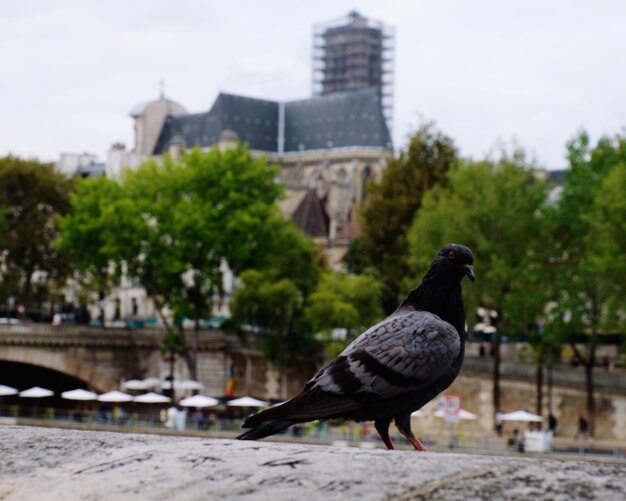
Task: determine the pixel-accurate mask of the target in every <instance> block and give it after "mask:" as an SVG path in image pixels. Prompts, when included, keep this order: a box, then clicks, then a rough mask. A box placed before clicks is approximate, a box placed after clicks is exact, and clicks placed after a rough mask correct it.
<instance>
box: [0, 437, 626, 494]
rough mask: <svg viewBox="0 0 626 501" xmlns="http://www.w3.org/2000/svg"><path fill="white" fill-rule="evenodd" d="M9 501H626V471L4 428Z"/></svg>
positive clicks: (0, 478)
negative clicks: (594, 500) (590, 500)
mask: <svg viewBox="0 0 626 501" xmlns="http://www.w3.org/2000/svg"><path fill="white" fill-rule="evenodd" d="M0 455H1V456H0V457H1V458H2V460H1V461H0V500H3V501H18V500H19V501H28V500H30V499H37V500H61V499H63V500H74V499H81V500H83V499H84V500H90V501H99V500H126V499H133V500H136V499H139V500H170V499H171V500H174V499H176V500H188V499H203V500H204V499H243V500H292V499H300V500H302V501H304V500H307V501H308V500H316V499H323V500H325V501H330V500H335V499H337V500H339V499H341V500H346V499H357V498H358V499H360V500H383V499H404V500H409V499H411V500H413V499H417V500H419V499H435V500H437V499H445V500H457V499H458V500H461V499H464V500H465V499H472V500H473V499H490V500H491V499H519V500H522V499H523V500H528V499H533V500H548V499H550V500H571V499H602V500H604V501H607V500H623V499H626V482H624V479H625V478H626V464H625V463H623V462H621V463H619V462H614V463H611V462H597V461H593V462H592V461H589V462H583V461H556V460H543V459H540V458H526V457H515V456H507V457H499V456H478V455H470V454H450V453H434V452H426V453H417V452H413V451H385V450H380V449H357V448H347V447H328V446H311V445H299V444H287V443H273V442H269V441H262V442H240V441H236V440H219V439H209V438H206V439H205V438H188V437H172V436H158V435H139V434H122V433H111V432H95V431H82V430H63V429H53V428H37V427H23V426H0Z"/></svg>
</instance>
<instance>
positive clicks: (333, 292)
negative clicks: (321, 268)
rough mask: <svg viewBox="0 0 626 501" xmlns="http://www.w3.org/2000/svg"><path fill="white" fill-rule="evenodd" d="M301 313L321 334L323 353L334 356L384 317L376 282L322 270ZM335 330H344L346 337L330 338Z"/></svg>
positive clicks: (369, 278)
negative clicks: (323, 345) (316, 285)
mask: <svg viewBox="0 0 626 501" xmlns="http://www.w3.org/2000/svg"><path fill="white" fill-rule="evenodd" d="M305 315H306V317H307V319H308V320H309V322H310V324H311V326H312V328H313V330H314V331H315V332H317V333H319V334H321V336H322V340H323V341H324V344H325V347H326V352H327V354H328V355H330V356H332V357H334V356H336V355H338V354H339V353H340V352H341V350H343V348H344V347H345V346H346V344H347V343H348V342H350V341H352V340H353V339H354V338H355V337H356V336H357V335H359V334H360V333H361V332H363V331H365V330H366V329H367V328H369V327H370V326H372V325H374V324H375V323H376V322H378V321H380V320H381V319H382V317H383V316H384V314H383V310H382V307H381V304H380V285H379V283H378V282H377V281H376V280H375V279H374V278H373V277H370V276H367V275H351V274H347V273H341V272H336V271H329V272H326V273H324V274H323V275H322V277H321V279H320V282H319V284H318V287H317V289H316V290H315V292H314V293H313V294H311V296H310V297H309V301H308V304H307V306H306V310H305ZM335 329H345V331H346V338H345V339H335V338H333V332H336V331H335Z"/></svg>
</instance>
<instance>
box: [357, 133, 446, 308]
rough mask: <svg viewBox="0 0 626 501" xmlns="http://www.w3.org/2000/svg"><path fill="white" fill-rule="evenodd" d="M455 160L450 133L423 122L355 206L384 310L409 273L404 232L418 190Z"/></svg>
mask: <svg viewBox="0 0 626 501" xmlns="http://www.w3.org/2000/svg"><path fill="white" fill-rule="evenodd" d="M456 162H457V151H456V148H455V146H454V144H453V142H452V139H450V138H449V137H448V136H446V135H445V134H443V133H442V132H440V131H438V130H436V128H435V126H434V125H433V124H432V123H428V124H425V125H423V126H421V127H420V128H419V129H418V131H417V132H416V133H415V135H414V136H413V137H412V138H411V140H410V142H409V145H408V148H407V150H406V151H403V152H402V153H401V154H400V156H399V157H398V158H395V159H393V160H391V161H390V162H389V165H388V166H387V168H386V169H385V170H384V172H383V176H382V179H381V180H380V182H374V183H372V184H370V186H369V187H368V198H367V201H366V203H365V204H364V206H363V208H362V211H361V227H362V230H363V231H362V243H361V242H360V243H359V245H362V247H363V249H362V251H363V253H364V254H365V256H366V257H367V261H368V262H369V263H371V266H373V268H374V269H375V271H376V277H377V278H378V279H379V281H380V283H381V286H382V303H383V308H384V309H385V311H386V312H387V313H391V312H392V311H393V310H395V309H396V307H397V306H398V303H399V301H400V299H402V298H401V296H402V294H403V293H404V292H405V291H404V290H403V282H404V278H405V277H406V276H407V275H410V274H412V269H411V261H410V259H409V250H408V243H407V232H408V229H409V227H410V226H411V222H412V221H413V217H414V216H415V213H416V211H417V210H418V209H419V207H420V205H421V203H422V198H423V196H424V194H425V193H426V192H427V191H428V190H429V189H430V188H431V187H433V186H435V185H437V184H440V183H444V182H445V180H446V173H447V172H448V170H450V168H451V167H452V166H453V165H454V164H455V163H456ZM357 255H358V253H357V252H356V250H353V253H352V254H351V256H352V257H353V260H354V261H355V263H359V262H361V263H362V261H363V259H362V258H357ZM357 259H358V260H357ZM360 268H363V265H362V264H361V265H360ZM353 269H354V267H353ZM357 271H362V269H358V270H357Z"/></svg>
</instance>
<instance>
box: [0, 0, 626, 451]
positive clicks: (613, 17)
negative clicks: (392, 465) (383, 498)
mask: <svg viewBox="0 0 626 501" xmlns="http://www.w3.org/2000/svg"><path fill="white" fill-rule="evenodd" d="M625 18H626V6H624V5H623V4H622V3H621V2H618V1H604V2H600V3H596V4H594V6H593V7H591V6H590V5H588V4H587V3H585V2H565V1H555V2H550V3H545V2H538V1H536V2H535V1H531V2H513V3H509V4H506V5H504V4H502V3H501V2H495V1H478V2H472V3H471V4H468V3H467V2H460V1H444V2H437V3H436V4H434V3H432V2H424V1H419V2H410V3H408V2H404V3H400V2H397V3H387V4H384V5H383V4H381V3H380V2H374V1H358V2H344V1H334V2H326V1H321V2H316V3H315V4H303V5H299V6H298V7H297V8H294V6H293V5H292V3H287V2H283V1H274V2H271V3H265V4H258V5H257V4H250V3H249V2H239V1H233V2H229V3H227V4H223V3H218V2H199V1H183V2H179V3H177V4H176V5H175V6H174V5H173V4H172V3H171V2H161V1H156V2H154V1H153V2H144V1H139V2H133V3H132V4H128V3H123V2H117V1H112V2H108V3H107V4H106V5H104V4H102V5H85V4H84V3H81V2H74V1H61V2H55V3H54V4H50V3H48V2H41V1H25V2H20V3H19V5H18V4H14V5H10V6H5V9H4V12H3V16H2V18H1V19H0V76H1V78H0V108H1V109H2V118H3V120H0V180H1V182H0V385H4V386H5V387H6V389H2V388H3V387H2V386H0V389H2V391H0V395H2V393H3V392H4V396H0V412H1V413H2V414H3V415H5V416H7V417H8V418H11V419H26V420H28V419H40V418H44V417H45V418H47V420H48V421H50V422H55V421H61V420H64V421H67V420H68V419H70V420H73V421H74V422H75V423H78V422H80V423H82V424H83V425H93V424H99V425H101V424H108V425H129V423H135V424H137V423H143V424H144V425H146V426H147V425H150V426H157V427H163V428H175V426H174V425H173V424H172V423H173V422H174V418H171V419H170V417H171V416H170V417H168V414H167V412H166V411H167V410H168V409H171V408H172V407H173V406H174V407H175V405H176V404H178V410H179V411H181V412H184V411H183V409H184V408H187V409H188V412H187V413H186V414H185V415H186V418H185V419H187V426H186V427H187V428H189V427H191V426H195V427H196V428H197V429H198V430H201V429H203V430H208V429H209V428H210V426H209V424H208V422H209V421H210V418H211V416H213V421H212V425H211V426H213V429H214V430H217V431H224V432H228V431H232V430H234V429H235V428H237V426H238V425H239V423H240V421H239V420H240V419H241V418H243V417H244V416H245V415H246V413H249V412H251V411H253V410H254V409H255V408H259V407H255V406H241V408H240V407H239V406H236V405H233V406H230V408H229V406H228V402H231V401H232V400H234V399H235V398H236V397H254V398H255V399H256V400H257V401H260V402H262V404H259V405H262V406H265V405H273V404H275V403H277V402H280V401H282V400H285V399H286V398H288V397H290V396H292V395H293V394H295V393H296V392H297V391H299V389H300V388H301V386H302V384H304V383H305V382H306V381H307V380H308V379H309V378H310V377H311V375H313V374H315V372H316V371H317V370H319V368H320V367H321V366H322V365H323V364H324V363H325V362H326V361H328V360H329V359H330V358H331V357H333V356H335V355H337V354H338V353H339V352H340V351H341V350H342V349H343V347H345V346H346V345H347V344H348V343H349V342H350V341H351V340H352V339H354V338H355V337H356V336H358V334H359V333H360V332H362V331H363V330H365V329H366V328H368V327H369V326H370V325H373V324H374V323H375V322H377V321H379V320H381V319H382V318H384V317H385V316H386V315H388V314H389V313H391V312H392V311H393V310H394V309H395V308H396V307H397V305H398V304H399V303H400V302H401V301H402V300H403V299H404V297H406V294H407V293H408V292H409V291H410V290H411V289H412V288H414V287H415V286H416V285H417V284H418V283H419V280H420V279H421V277H422V275H423V273H424V272H425V270H426V269H427V267H428V265H429V263H430V262H431V260H432V258H433V256H434V255H435V254H436V252H437V251H438V250H439V249H440V248H441V247H442V246H443V245H445V244H446V243H449V242H458V243H463V244H465V245H467V246H469V247H470V248H471V249H472V250H473V251H474V255H475V270H476V276H477V281H476V283H475V284H467V285H465V287H464V297H465V302H466V316H467V347H466V353H467V356H466V361H465V365H464V369H463V372H462V373H461V376H460V377H459V379H458V380H457V381H456V382H455V384H454V385H453V386H452V387H451V388H450V389H449V390H448V391H447V392H446V395H443V396H441V398H440V399H438V400H437V402H435V403H433V404H432V406H431V407H428V408H426V409H424V411H423V414H422V415H420V416H416V417H415V420H416V422H415V423H414V427H416V428H419V429H420V430H421V433H422V434H423V437H425V440H426V441H430V442H431V443H432V444H435V445H436V444H440V445H442V446H444V447H447V446H455V447H456V446H459V445H463V446H472V447H489V448H494V447H495V448H501V449H503V450H504V449H506V448H509V449H511V450H516V451H519V450H520V449H524V447H523V445H522V446H521V447H520V445H519V444H523V443H524V441H526V443H527V444H531V445H529V447H530V448H533V447H534V449H533V450H542V451H546V450H552V449H553V448H554V447H557V448H559V447H560V449H561V450H563V451H568V450H576V451H581V450H587V451H588V450H596V451H599V452H603V453H610V454H614V455H620V454H624V450H625V448H626V445H625V444H626V378H625V377H624V376H625V373H624V346H625V345H624V341H625V334H624V333H625V332H626V305H625V302H624V297H626V295H625V294H624V293H625V292H626V290H625V289H626V203H625V202H624V200H626V196H625V195H626V143H625V142H624V130H623V126H624V121H623V117H624V115H625V110H624V108H625V105H624V100H623V99H621V97H622V93H623V89H622V87H623V86H622V85H621V77H622V73H623V69H622V68H623V65H620V64H619V57H620V56H619V54H620V53H623V52H624V49H626V41H625V40H624V37H623V36H622V33H621V31H622V30H621V28H622V25H623V20H624V19H625ZM135 380H136V381H140V382H141V381H143V382H144V383H145V381H146V380H149V381H150V382H149V383H145V384H144V385H143V386H141V384H140V385H137V384H135V385H134V386H135V387H134V388H133V384H131V385H130V386H128V383H129V381H135ZM183 383H186V385H183ZM125 385H126V386H125ZM181 385H182V386H181ZM194 385H195V386H194ZM33 387H39V388H42V389H44V390H48V391H49V392H51V393H48V394H45V392H44V393H41V392H39V396H28V395H29V394H25V395H20V392H22V393H23V392H24V391H27V390H29V389H32V388H33ZM75 389H84V390H87V389H89V390H93V392H94V393H93V396H90V397H89V398H86V396H85V395H84V394H81V395H82V396H83V397H85V400H78V402H87V403H81V404H80V405H78V406H77V404H76V402H77V400H74V399H71V398H64V397H62V396H61V394H62V393H63V392H66V391H69V390H75ZM118 390H126V391H130V393H129V394H128V395H130V396H129V398H130V400H128V399H127V400H126V403H124V401H116V402H115V404H111V401H107V400H106V398H105V400H103V401H100V400H98V398H100V397H101V396H102V395H103V394H107V393H108V392H110V391H118ZM142 391H145V392H148V393H154V394H155V395H160V396H161V397H165V399H166V400H163V399H161V401H159V397H146V398H148V401H147V402H142V400H141V398H140V397H142V395H144V393H140V392H142ZM133 392H134V393H133ZM34 393H35V394H37V393H38V392H37V391H35V392H34ZM193 394H200V395H202V394H204V396H207V397H209V396H210V397H212V398H215V399H216V400H215V403H214V404H212V405H211V406H207V407H210V408H211V409H213V410H212V411H210V412H209V411H206V410H205V411H203V412H204V414H202V413H200V414H198V413H195V415H196V419H195V420H192V414H193V412H192V411H193V409H195V407H193V406H184V405H180V404H179V400H180V399H181V398H182V397H189V396H192V395H193ZM122 398H126V397H122ZM134 398H140V400H139V401H138V402H139V403H134V402H135V401H134V400H133V399H134ZM154 398H156V401H150V400H151V399H153V400H154ZM39 399H42V400H39ZM99 402H100V403H99ZM102 402H104V403H102ZM128 402H133V403H128ZM248 403H249V401H248ZM448 404H449V405H448ZM124 405H128V406H131V407H129V408H126V409H125V408H124ZM146 405H148V406H149V405H152V406H156V407H150V408H148V407H144V406H146ZM137 406H139V407H137ZM197 408H198V409H203V408H204V407H197ZM114 409H122V410H124V409H125V410H124V412H125V414H126V415H127V416H132V415H133V414H136V417H135V418H133V419H130V418H124V419H123V418H122V417H120V416H122V415H123V414H124V413H122V414H120V411H119V410H118V411H115V412H117V415H115V413H114ZM240 409H242V410H240ZM144 411H145V412H144ZM161 411H163V413H162V412H161ZM461 411H464V412H466V414H463V413H462V412H461ZM517 411H526V414H512V413H515V412H517ZM173 413H174V411H171V412H170V415H172V416H173ZM436 413H439V414H440V415H436ZM144 414H145V415H144ZM201 414H202V415H201ZM181 415H182V414H181ZM507 415H508V417H507ZM76 416H80V419H78V418H76ZM140 416H143V417H140ZM463 416H465V417H464V418H463ZM470 416H472V417H470ZM166 423H170V425H171V426H170V425H167V426H166ZM335 425H336V426H337V427H341V426H347V425H342V424H339V423H336V424H332V426H335ZM324 426H326V425H324V424H319V425H317V424H316V425H315V426H313V427H312V428H311V427H309V428H306V429H298V430H296V432H294V433H296V435H297V436H300V437H301V436H302V435H304V434H308V435H309V436H312V437H317V438H319V437H323V436H326V439H328V440H331V439H332V440H357V439H358V440H360V441H364V442H365V443H369V442H368V440H369V439H370V433H369V431H368V429H367V426H366V425H357V426H358V427H357V428H354V427H351V428H350V430H349V432H348V431H345V430H346V429H345V428H337V429H335V431H334V432H333V431H332V430H331V431H328V430H327V429H325V428H324ZM338 429H342V430H344V431H341V432H339V431H337V430H338ZM324 434H326V435H324ZM459 437H461V438H459ZM532 444H534V445H532ZM527 449H528V446H527Z"/></svg>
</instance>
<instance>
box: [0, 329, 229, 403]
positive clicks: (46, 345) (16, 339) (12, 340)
mask: <svg viewBox="0 0 626 501" xmlns="http://www.w3.org/2000/svg"><path fill="white" fill-rule="evenodd" d="M163 335H164V331H163V330H159V329H146V328H142V329H123V328H106V329H102V328H92V327H87V326H51V325H45V324H34V323H33V324H30V323H24V324H16V325H0V366H2V364H4V365H5V370H3V371H1V372H0V384H10V383H9V381H8V379H9V378H10V377H11V374H10V371H9V370H8V369H6V367H9V366H10V367H15V366H16V364H19V365H20V366H21V370H20V372H22V373H23V372H24V371H28V368H29V367H30V368H32V369H35V368H44V369H48V370H50V371H53V372H49V374H54V373H60V374H63V375H65V376H70V377H72V378H75V379H77V380H80V381H81V382H83V383H85V384H86V385H87V386H89V387H90V388H93V389H94V390H97V391H100V392H104V391H110V390H113V389H117V388H119V385H120V382H121V381H124V380H127V379H132V378H140V379H141V378H144V377H147V376H156V377H160V378H162V379H164V378H165V377H166V376H168V375H169V373H170V363H169V361H168V360H167V358H166V357H164V356H163V354H162V353H161V340H162V338H163ZM239 352H240V350H237V349H236V348H235V347H234V346H233V343H232V342H231V341H230V340H229V338H228V337H227V336H226V334H225V333H224V332H223V331H219V330H207V331H202V332H201V333H200V344H199V353H198V376H199V377H198V379H200V380H201V382H203V383H204V385H205V389H206V391H207V392H209V393H210V394H215V395H222V394H223V393H224V386H225V379H226V375H227V373H228V367H229V365H230V362H231V357H232V356H233V355H234V354H235V353H239ZM174 367H175V371H174V372H175V379H177V380H181V379H187V378H188V377H189V375H188V371H187V368H186V365H185V363H184V361H183V360H182V359H177V360H176V361H175V365H174ZM37 384H39V385H40V386H46V381H40V382H39V383H37ZM51 389H53V388H51Z"/></svg>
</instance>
